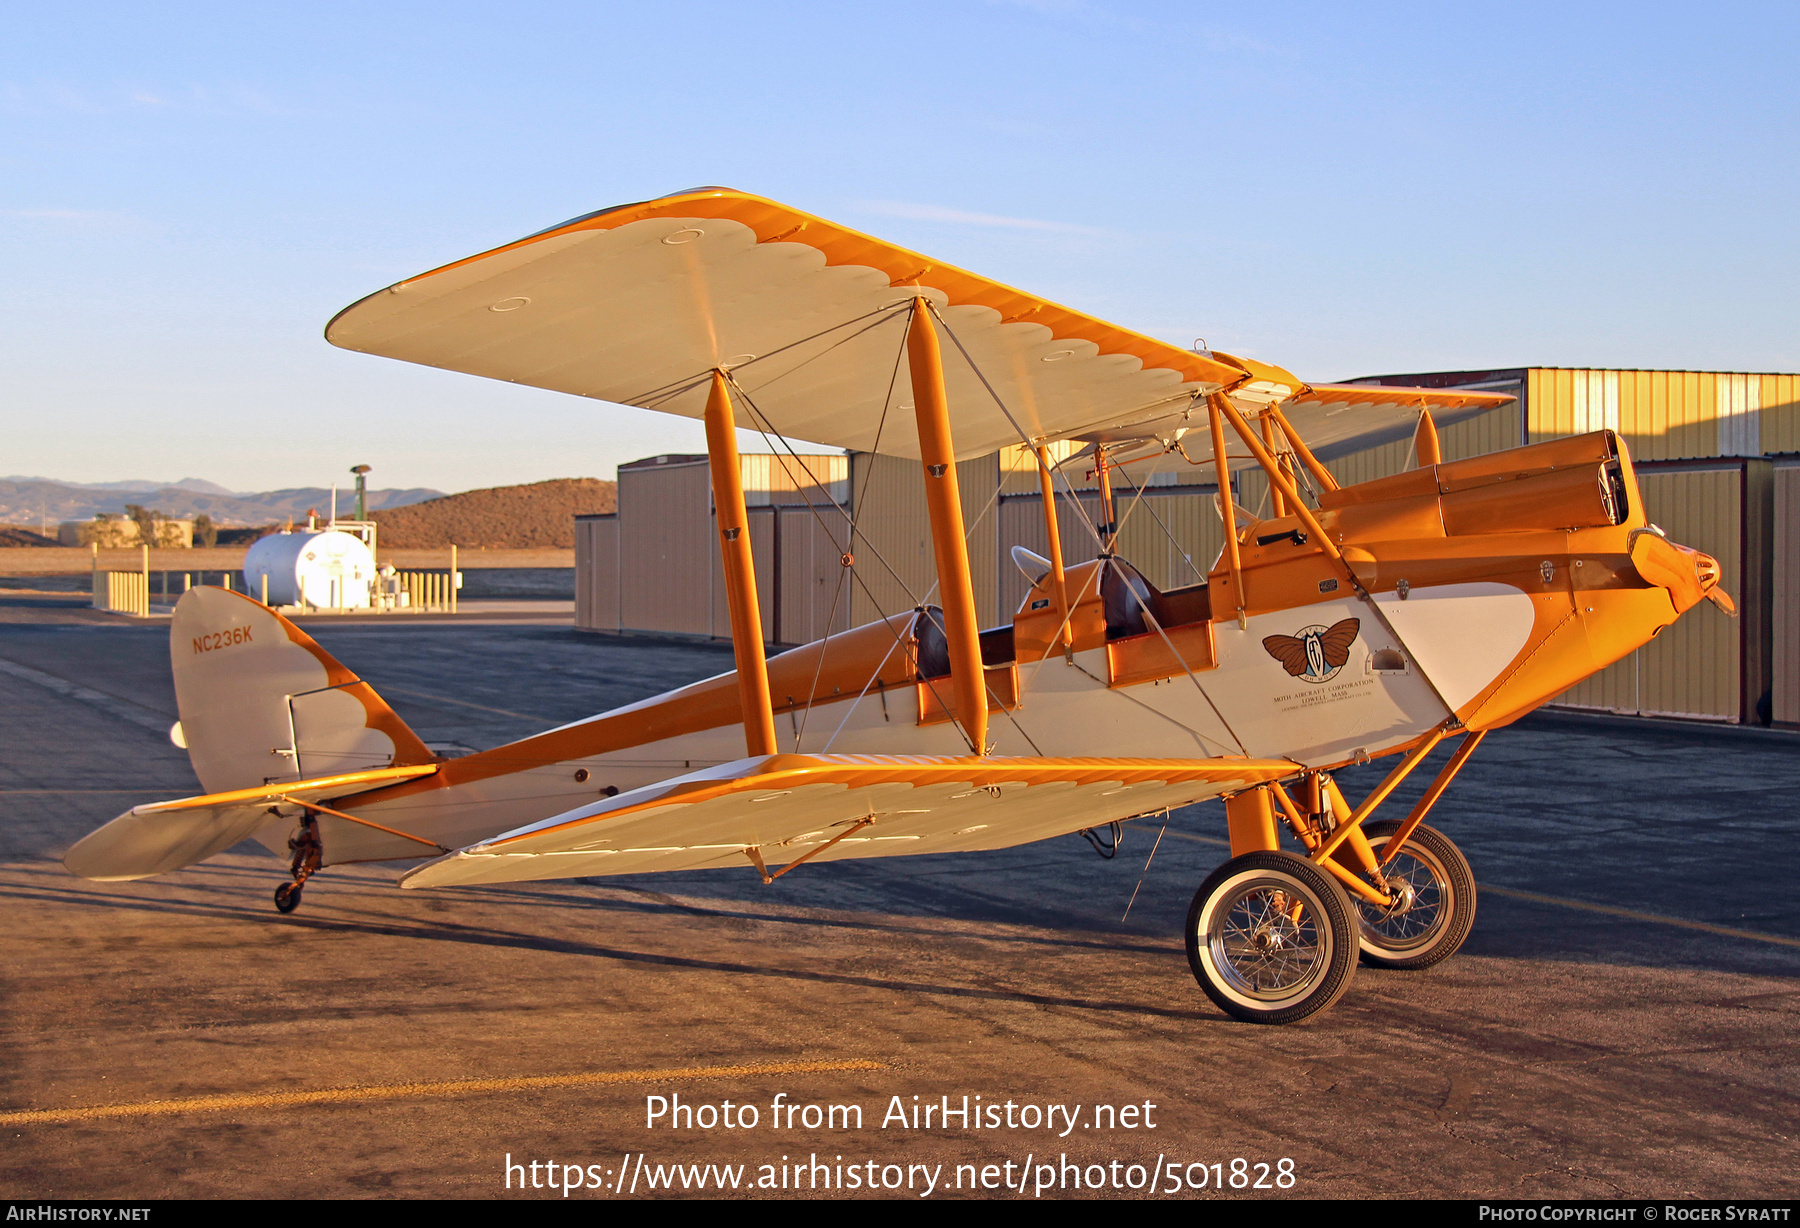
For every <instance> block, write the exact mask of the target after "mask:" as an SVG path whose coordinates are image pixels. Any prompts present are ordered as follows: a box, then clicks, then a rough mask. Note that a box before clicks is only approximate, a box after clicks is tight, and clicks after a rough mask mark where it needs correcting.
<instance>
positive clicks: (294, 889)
mask: <svg viewBox="0 0 1800 1228" xmlns="http://www.w3.org/2000/svg"><path fill="white" fill-rule="evenodd" d="M298 907H300V884H299V883H283V884H281V886H279V887H277V888H275V911H276V912H283V913H286V912H293V911H294V910H295V909H296V908H298Z"/></svg>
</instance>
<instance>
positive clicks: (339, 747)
mask: <svg viewBox="0 0 1800 1228" xmlns="http://www.w3.org/2000/svg"><path fill="white" fill-rule="evenodd" d="M169 660H170V665H171V666H172V668H173V670H174V674H175V699H176V703H177V705H178V706H179V708H180V712H181V726H180V728H181V734H182V740H183V741H184V742H185V743H186V745H187V751H188V758H189V759H190V761H191V762H192V763H193V765H194V774H195V775H197V776H198V777H199V778H200V783H201V785H202V786H204V787H205V789H206V791H207V792H208V793H219V792H224V791H227V790H231V789H246V788H251V787H253V786H257V785H263V784H268V783H271V782H277V781H288V780H300V779H303V778H312V777H319V776H330V775H333V774H336V773H342V772H355V771H361V770H364V769H367V768H377V767H389V766H393V767H404V766H408V765H412V764H422V763H431V762H434V761H435V760H436V759H437V756H435V755H433V754H432V753H431V751H430V750H429V749H428V748H427V747H426V746H425V744H424V743H423V742H421V741H420V740H419V737H418V735H417V734H415V733H414V732H413V731H412V730H411V729H410V728H409V727H408V726H407V724H406V722H405V721H403V720H401V719H400V717H399V716H398V715H397V714H396V713H395V712H394V710H393V709H392V708H390V707H388V705H387V703H386V701H384V700H383V699H382V698H381V697H380V696H379V695H377V694H376V693H375V690H374V688H373V687H371V686H370V685H369V684H368V683H366V682H364V681H363V680H362V679H361V678H359V677H357V676H356V674H355V673H353V672H352V671H351V670H349V669H347V668H345V666H344V665H343V664H342V663H340V662H339V661H338V660H337V659H336V658H335V657H333V656H332V655H331V654H330V653H328V652H326V651H325V650H324V649H323V648H321V647H319V645H318V644H317V643H315V642H314V640H313V638H312V637H311V636H309V635H307V634H306V632H304V631H302V630H301V629H300V628H299V627H296V626H295V625H294V624H293V623H291V622H289V621H288V620H287V619H285V618H283V617H282V616H281V615H280V614H277V613H276V612H275V611H274V610H271V609H270V608H269V607H267V606H265V605H263V604H262V603H260V602H258V601H255V600H253V599H251V598H249V597H246V596H244V595H243V594H241V593H234V592H231V591H229V590H226V589H222V588H195V589H191V590H189V591H188V592H187V593H186V594H184V595H183V596H182V598H181V601H180V602H179V603H177V605H176V607H175V614H174V617H173V618H172V619H171V621H170V624H169Z"/></svg>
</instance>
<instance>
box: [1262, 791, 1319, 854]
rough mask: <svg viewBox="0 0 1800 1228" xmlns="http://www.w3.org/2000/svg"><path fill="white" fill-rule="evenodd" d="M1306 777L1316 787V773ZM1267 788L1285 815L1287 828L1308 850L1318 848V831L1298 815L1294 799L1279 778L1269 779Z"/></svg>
mask: <svg viewBox="0 0 1800 1228" xmlns="http://www.w3.org/2000/svg"><path fill="white" fill-rule="evenodd" d="M1308 779H1310V780H1312V781H1313V782H1314V787H1315V789H1316V788H1317V782H1318V774H1317V773H1314V774H1313V775H1312V776H1310V777H1309V778H1308ZM1269 789H1270V791H1271V792H1272V794H1273V796H1274V798H1275V803H1276V805H1278V806H1280V807H1281V812H1282V813H1283V814H1284V815H1286V816H1287V821H1288V828H1289V829H1290V830H1291V831H1292V832H1293V833H1294V835H1295V837H1296V838H1297V839H1299V841H1300V843H1302V844H1304V845H1305V846H1306V847H1307V849H1308V851H1310V850H1312V849H1315V848H1318V847H1319V834H1318V832H1316V831H1314V830H1313V827H1312V824H1310V823H1308V822H1307V821H1306V820H1305V819H1303V818H1301V817H1300V811H1299V809H1298V808H1296V807H1295V805H1294V799H1293V798H1291V797H1289V796H1288V791H1287V790H1286V789H1284V788H1282V787H1281V782H1280V781H1279V780H1275V781H1270V782H1269Z"/></svg>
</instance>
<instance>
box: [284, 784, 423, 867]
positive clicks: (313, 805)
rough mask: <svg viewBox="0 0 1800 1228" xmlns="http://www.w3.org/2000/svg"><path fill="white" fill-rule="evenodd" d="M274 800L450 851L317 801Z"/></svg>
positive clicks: (395, 828)
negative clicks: (322, 804)
mask: <svg viewBox="0 0 1800 1228" xmlns="http://www.w3.org/2000/svg"><path fill="white" fill-rule="evenodd" d="M276 800H277V801H282V802H286V803H287V804H288V805H290V806H303V807H305V808H306V809H308V810H316V811H317V812H318V813H320V814H328V815H330V816H331V817H332V818H334V819H343V820H344V821H345V822H347V823H358V824H360V825H362V826H363V827H373V828H374V829H375V830H376V831H384V832H386V833H387V834H388V835H390V836H399V837H400V838H401V839H402V840H411V841H414V842H415V843H418V844H423V845H424V846H425V847H426V848H433V849H436V850H438V851H439V852H440V853H448V852H450V850H449V849H448V848H446V847H444V846H443V845H441V844H439V843H438V842H437V841H436V840H427V839H426V838H425V837H424V836H415V835H413V834H412V833H411V832H409V831H401V830H400V829H399V828H397V827H387V826H384V825H383V824H380V823H377V822H375V821H374V820H372V819H359V818H357V817H356V816H355V815H353V814H345V813H344V812H343V811H342V810H333V809H332V808H331V807H330V806H321V805H319V803H317V802H303V801H301V800H300V799H299V798H297V797H289V796H287V795H286V794H285V793H284V794H282V795H281V797H279V798H277V799H276Z"/></svg>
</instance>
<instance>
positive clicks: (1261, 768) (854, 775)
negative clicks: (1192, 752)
mask: <svg viewBox="0 0 1800 1228" xmlns="http://www.w3.org/2000/svg"><path fill="white" fill-rule="evenodd" d="M1295 770H1296V766H1295V765H1294V764H1292V763H1289V762H1287V761H1286V760H1280V759H1231V758H1216V759H1027V758H1019V759H965V758H947V757H934V756H925V755H917V756H914V755H907V756H900V755H891V756H887V755H884V756H877V755H773V756H770V757H768V758H766V759H740V760H738V761H737V762H735V763H727V764H723V765H721V766H719V767H716V768H710V769H707V770H705V771H700V772H694V773H691V774H689V775H687V776H680V777H676V778H675V779H673V780H667V781H663V782H661V783H659V784H654V785H648V786H645V787H644V788H642V789H634V790H632V791H631V792H629V793H621V794H620V795H619V796H617V797H614V798H609V799H607V800H605V801H602V802H598V803H595V804H594V805H591V806H585V807H583V808H582V809H580V810H572V811H570V812H569V813H568V814H564V815H559V816H557V817H556V818H553V819H546V820H544V821H543V822H541V823H535V824H532V825H531V826H529V827H521V828H519V829H518V830H516V831H511V832H507V833H505V834H503V835H499V836H495V837H493V838H492V839H489V840H484V841H483V842H481V843H480V844H476V845H471V846H470V847H468V848H465V849H461V850H458V851H457V852H455V853H452V854H451V855H450V856H448V857H440V858H438V859H437V860H435V861H430V862H427V863H425V864H424V865H422V866H419V867H417V868H416V869H413V870H410V871H408V872H407V873H406V874H405V875H404V876H403V877H402V878H401V880H400V885H401V886H402V887H440V886H449V885H453V884H458V883H498V882H514V881H520V880H524V879H540V878H581V877H587V876H590V875H602V874H641V873H644V872H646V871H654V870H693V869H700V868H703V867H707V866H718V865H742V866H748V865H749V864H750V860H749V858H748V856H747V852H748V850H751V849H755V850H757V856H759V857H762V858H764V859H765V860H766V862H767V863H769V864H770V865H773V864H774V863H777V862H791V861H793V860H796V859H797V858H799V857H801V856H803V855H806V854H808V853H812V852H814V851H815V850H819V849H820V848H821V846H823V845H825V844H828V843H831V842H832V841H833V840H834V839H836V838H837V837H840V836H841V837H843V838H842V839H837V842H836V843H832V844H831V847H830V848H829V849H825V850H824V851H822V852H819V853H818V857H819V859H820V860H835V859H838V858H848V857H883V856H895V855H898V854H903V853H948V852H961V851H967V850H971V849H992V848H1007V847H1010V846H1011V845H1015V844H1024V843H1026V842H1027V841H1031V840H1043V839H1046V838H1048V837H1050V836H1058V835H1063V834H1064V833H1067V832H1072V831H1077V830H1079V829H1081V828H1084V827H1098V826H1101V825H1102V824H1105V823H1109V822H1112V821H1114V820H1118V819H1128V818H1131V817H1133V816H1135V815H1141V814H1148V813H1152V812H1155V811H1158V810H1161V809H1163V808H1165V807H1172V806H1185V805H1187V804H1189V803H1190V802H1197V801H1203V800H1205V799H1206V798H1209V797H1217V796H1218V795H1219V794H1220V793H1223V792H1226V791H1228V790H1234V789H1242V788H1246V787H1248V786H1250V785H1253V784H1258V783H1260V782H1262V781H1265V780H1275V779H1278V778H1279V777H1282V776H1285V775H1288V774H1290V773H1292V772H1294V771H1295Z"/></svg>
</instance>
